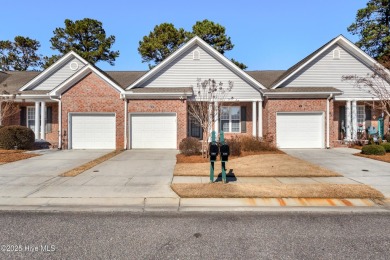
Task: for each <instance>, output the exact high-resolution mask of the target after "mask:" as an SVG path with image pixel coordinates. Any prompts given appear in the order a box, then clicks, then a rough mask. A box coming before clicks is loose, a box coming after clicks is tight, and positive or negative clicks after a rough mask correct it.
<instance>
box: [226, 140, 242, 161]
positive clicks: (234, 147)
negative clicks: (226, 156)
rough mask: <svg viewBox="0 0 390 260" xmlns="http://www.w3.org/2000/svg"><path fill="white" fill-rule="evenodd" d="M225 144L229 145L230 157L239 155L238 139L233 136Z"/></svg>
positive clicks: (239, 143)
mask: <svg viewBox="0 0 390 260" xmlns="http://www.w3.org/2000/svg"><path fill="white" fill-rule="evenodd" d="M226 143H227V144H228V145H229V149H230V155H232V156H240V155H241V140H240V138H239V137H237V136H233V137H232V138H231V139H228V140H226Z"/></svg>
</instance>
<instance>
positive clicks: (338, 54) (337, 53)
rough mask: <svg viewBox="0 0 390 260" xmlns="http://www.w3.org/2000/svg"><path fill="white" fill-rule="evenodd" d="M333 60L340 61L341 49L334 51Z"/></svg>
mask: <svg viewBox="0 0 390 260" xmlns="http://www.w3.org/2000/svg"><path fill="white" fill-rule="evenodd" d="M333 59H334V60H339V59H340V50H339V49H335V50H333Z"/></svg>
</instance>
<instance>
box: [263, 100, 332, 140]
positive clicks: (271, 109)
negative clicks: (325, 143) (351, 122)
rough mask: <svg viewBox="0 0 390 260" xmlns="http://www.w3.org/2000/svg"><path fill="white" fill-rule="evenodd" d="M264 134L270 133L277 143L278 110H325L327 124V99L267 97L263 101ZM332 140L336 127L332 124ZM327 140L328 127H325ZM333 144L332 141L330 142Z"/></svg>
mask: <svg viewBox="0 0 390 260" xmlns="http://www.w3.org/2000/svg"><path fill="white" fill-rule="evenodd" d="M263 103H264V110H263V135H266V134H268V135H269V137H271V138H272V139H273V142H274V144H276V113H277V112H324V120H325V121H324V126H326V99H266V100H264V101H263ZM329 111H330V117H329V118H330V122H332V121H333V103H332V101H331V102H330V106H329ZM330 127H331V129H332V130H331V132H330V140H333V139H334V138H335V137H334V129H333V126H332V123H331V124H330ZM336 131H337V130H336ZM324 133H325V136H324V140H326V127H325V131H324ZM330 145H332V142H330Z"/></svg>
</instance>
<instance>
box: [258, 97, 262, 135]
mask: <svg viewBox="0 0 390 260" xmlns="http://www.w3.org/2000/svg"><path fill="white" fill-rule="evenodd" d="M258 126H259V130H258V132H259V137H260V138H261V137H263V101H259V120H258Z"/></svg>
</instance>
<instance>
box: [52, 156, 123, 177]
mask: <svg viewBox="0 0 390 260" xmlns="http://www.w3.org/2000/svg"><path fill="white" fill-rule="evenodd" d="M123 151H124V150H115V151H113V152H110V153H108V154H105V155H103V156H101V157H99V158H97V159H95V160H93V161H90V162H87V163H85V164H83V165H80V166H78V167H76V168H74V169H72V170H70V171H67V172H64V173H62V174H60V175H59V176H61V177H75V176H77V175H79V174H80V173H83V172H85V171H86V170H89V169H91V168H92V167H95V166H96V165H98V164H101V163H102V162H104V161H107V160H108V159H110V158H112V157H114V156H117V155H118V154H120V153H122V152H123Z"/></svg>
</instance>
